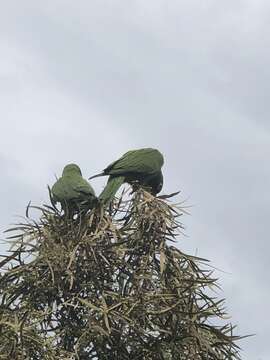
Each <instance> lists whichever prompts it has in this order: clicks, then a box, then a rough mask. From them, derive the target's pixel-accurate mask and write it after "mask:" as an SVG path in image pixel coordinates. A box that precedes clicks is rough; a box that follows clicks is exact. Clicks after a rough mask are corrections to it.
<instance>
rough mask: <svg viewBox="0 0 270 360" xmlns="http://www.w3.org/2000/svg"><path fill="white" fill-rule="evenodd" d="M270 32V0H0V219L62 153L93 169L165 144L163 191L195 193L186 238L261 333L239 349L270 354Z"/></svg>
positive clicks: (183, 243)
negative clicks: (135, 151) (269, 308)
mask: <svg viewBox="0 0 270 360" xmlns="http://www.w3.org/2000/svg"><path fill="white" fill-rule="evenodd" d="M269 37H270V2H269V1H266V0H265V1H262V0H242V1H240V0H226V1H222V2H221V1H216V0H212V1H211V0H204V1H202V0H197V1H194V0H186V1H184V0H169V1H165V0H147V1H146V0H140V1H138V0H137V1H133V0H130V1H126V0H114V1H110V0H107V1H104V0H91V1H88V0H85V1H83V0H77V1H74V0H73V1H69V0H62V1H60V0H47V1H37V0H33V1H30V0H24V1H21V0H17V1H14V0H9V1H6V2H2V4H1V11H0V52H1V56H0V137H1V143H0V144H1V149H0V162H1V169H2V176H1V187H0V189H1V190H0V191H1V203H0V215H1V224H0V225H1V231H3V230H4V229H5V228H7V227H8V225H9V224H10V223H12V222H15V221H17V218H16V215H23V213H24V209H25V206H26V204H27V203H28V201H29V200H32V201H33V202H34V203H35V204H40V203H42V202H44V201H46V200H47V191H46V185H47V184H52V183H53V182H54V179H55V177H54V174H57V175H58V176H59V175H60V174H61V171H62V168H63V166H64V165H65V164H66V163H68V162H76V163H78V164H79V165H80V166H81V169H82V171H83V174H84V175H85V177H88V176H90V175H92V174H94V173H96V172H98V171H100V170H102V169H103V168H104V167H105V166H106V165H107V164H108V163H110V162H111V161H113V160H115V159H117V158H118V157H119V156H120V155H122V153H123V152H125V151H127V150H130V149H135V148H140V147H156V148H158V149H160V150H161V151H162V152H163V154H164V156H165V165H164V176H165V184H164V190H163V192H164V193H168V192H173V191H176V190H178V189H180V190H181V191H182V193H181V196H180V197H179V200H184V199H188V200H187V203H189V204H192V205H193V207H192V209H191V212H192V216H190V217H185V219H184V223H185V224H186V226H187V228H186V233H187V235H188V237H186V238H180V239H179V247H180V248H182V249H183V250H184V251H188V252H189V253H191V254H195V253H196V252H197V254H198V255H199V256H202V257H206V258H208V259H210V260H211V261H212V264H213V265H214V266H216V267H218V268H221V269H222V270H224V272H217V273H216V275H217V276H218V277H219V278H220V280H219V283H220V284H221V286H222V287H223V292H222V293H221V294H220V297H226V299H227V301H226V305H227V309H228V312H229V314H230V315H231V316H232V322H233V323H236V324H237V325H238V332H239V333H240V334H248V333H256V334H257V335H256V337H253V338H248V339H245V340H243V341H242V342H241V346H242V348H243V350H244V351H243V354H242V357H243V359H245V360H268V359H269V358H270V352H269V320H270V318H269V314H268V312H267V306H268V305H269V296H270V289H269V265H268V263H269V260H268V259H269V251H270V245H269V230H268V226H269V215H270V214H269V204H270V193H269V183H270V166H269V153H270V119H269V113H270V98H269V94H270V70H269V69H270V66H269V63H270V47H269V43H270V42H269ZM103 180H104V179H103ZM103 180H102V179H101V180H100V179H98V180H95V181H93V182H92V185H93V186H94V187H95V189H96V191H97V192H99V191H100V190H101V188H102V184H103ZM2 251H4V248H3V247H2Z"/></svg>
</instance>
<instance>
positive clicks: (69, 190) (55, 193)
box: [51, 164, 96, 217]
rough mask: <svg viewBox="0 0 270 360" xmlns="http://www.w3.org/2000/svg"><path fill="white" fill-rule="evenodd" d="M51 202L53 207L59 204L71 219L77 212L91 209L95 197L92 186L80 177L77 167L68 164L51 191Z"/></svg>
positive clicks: (79, 170)
mask: <svg viewBox="0 0 270 360" xmlns="http://www.w3.org/2000/svg"><path fill="white" fill-rule="evenodd" d="M51 200H52V203H53V204H54V205H55V204H56V203H57V202H59V203H60V204H61V206H62V209H64V212H65V213H68V214H69V216H71V217H72V216H73V215H74V214H75V213H76V212H78V211H81V210H86V211H87V210H88V209H91V208H92V207H93V206H94V203H95V201H96V196H95V192H94V189H93V188H92V186H91V185H90V184H89V183H88V181H86V180H85V179H84V178H83V177H82V173H81V169H80V168H79V166H78V165H76V164H68V165H66V166H65V167H64V170H63V173H62V176H61V177H60V179H58V180H57V181H56V183H55V184H54V185H53V187H52V189H51Z"/></svg>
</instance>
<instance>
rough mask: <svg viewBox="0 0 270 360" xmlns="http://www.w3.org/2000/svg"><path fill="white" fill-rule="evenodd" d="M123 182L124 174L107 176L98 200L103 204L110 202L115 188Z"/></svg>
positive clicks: (115, 191)
mask: <svg viewBox="0 0 270 360" xmlns="http://www.w3.org/2000/svg"><path fill="white" fill-rule="evenodd" d="M124 182H125V177H124V176H117V177H109V180H108V182H107V185H106V186H105V188H104V189H103V191H102V193H101V194H100V195H99V197H98V198H99V200H100V201H101V202H102V203H103V204H105V205H107V204H108V203H110V202H111V201H112V200H113V198H114V196H115V194H116V193H117V190H118V189H119V188H120V186H121V185H122V184H123V183H124Z"/></svg>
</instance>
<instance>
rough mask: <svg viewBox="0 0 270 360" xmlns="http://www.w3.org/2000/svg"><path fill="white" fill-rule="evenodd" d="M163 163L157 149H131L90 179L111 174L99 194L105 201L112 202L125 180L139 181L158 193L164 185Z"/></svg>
mask: <svg viewBox="0 0 270 360" xmlns="http://www.w3.org/2000/svg"><path fill="white" fill-rule="evenodd" d="M163 163H164V159H163V156H162V154H161V153H160V152H159V151H158V150H156V149H151V148H145V149H139V150H131V151H128V152H127V153H125V154H124V155H123V156H122V157H121V158H120V159H118V160H116V161H114V162H113V163H112V164H110V165H109V166H107V167H106V168H105V169H104V170H103V172H102V173H100V174H97V175H94V176H92V177H90V178H89V179H93V178H95V177H98V176H106V175H109V179H108V182H107V185H106V187H105V188H104V190H103V191H102V193H101V194H100V196H99V199H100V200H101V201H102V202H103V203H108V202H110V201H111V200H112V199H113V198H114V196H115V194H116V192H117V190H118V189H119V187H120V186H121V185H122V184H123V183H124V182H127V183H129V184H131V185H132V184H134V183H137V184H138V185H140V186H142V187H145V188H146V189H147V190H148V191H150V192H151V193H152V194H153V195H156V194H157V193H159V192H160V191H161V189H162V186H163V175H162V172H161V168H162V166H163Z"/></svg>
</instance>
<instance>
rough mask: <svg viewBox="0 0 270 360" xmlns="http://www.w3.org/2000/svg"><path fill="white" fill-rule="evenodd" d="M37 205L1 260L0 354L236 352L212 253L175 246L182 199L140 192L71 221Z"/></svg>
mask: <svg viewBox="0 0 270 360" xmlns="http://www.w3.org/2000/svg"><path fill="white" fill-rule="evenodd" d="M36 209H37V210H38V211H40V217H39V220H38V221H35V220H33V219H31V218H30V217H29V214H28V211H29V209H28V210H27V218H26V220H25V222H24V223H22V224H19V225H18V226H16V227H15V228H13V229H11V230H12V232H13V235H12V236H10V240H11V241H12V250H11V255H10V256H9V257H8V258H6V257H5V258H4V259H3V260H1V259H0V260H1V261H0V270H1V273H0V360H1V359H15V360H16V359H48V360H52V359H120V360H121V359H123V360H124V359H157V360H159V359H161V360H162V359H165V360H169V359H172V360H173V359H181V360H205V359H209V360H225V359H232V360H233V359H239V348H238V346H237V344H236V340H238V339H239V337H237V336H235V335H234V334H233V330H234V328H233V326H232V325H230V324H227V323H224V325H223V326H217V325H212V322H215V320H222V321H224V320H223V319H224V318H225V317H226V312H225V310H224V307H223V306H224V305H223V300H218V299H216V298H215V297H214V296H211V295H210V294H211V293H212V292H211V289H212V288H213V287H216V286H217V285H216V279H215V278H213V277H212V270H211V269H209V268H208V267H207V260H205V259H200V258H197V257H194V256H190V255H187V254H185V253H183V252H182V251H180V250H179V249H178V248H176V247H175V246H173V243H174V242H176V240H177V237H178V236H179V234H181V232H182V230H183V226H182V223H181V222H180V219H181V216H182V214H183V212H184V210H182V209H181V208H180V207H177V206H174V205H171V203H170V202H169V201H168V200H167V199H166V197H164V198H156V197H153V196H152V195H150V194H149V193H147V192H145V191H143V190H138V191H137V192H136V193H134V194H133V195H132V198H131V199H129V200H128V201H124V200H123V198H120V200H119V201H117V202H115V203H114V204H113V205H112V207H111V208H110V209H108V210H106V211H104V209H102V208H100V207H96V208H95V209H93V210H92V211H91V212H88V213H86V214H85V213H84V214H82V216H78V217H77V218H76V219H75V220H74V219H68V218H65V217H63V216H62V215H61V213H60V212H59V211H58V210H57V209H56V208H54V207H51V206H43V207H39V208H37V207H36ZM210 321H211V323H210Z"/></svg>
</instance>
